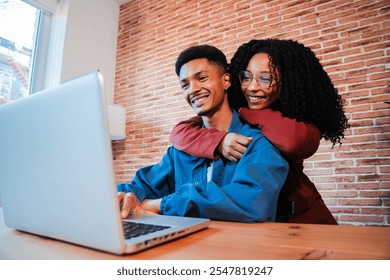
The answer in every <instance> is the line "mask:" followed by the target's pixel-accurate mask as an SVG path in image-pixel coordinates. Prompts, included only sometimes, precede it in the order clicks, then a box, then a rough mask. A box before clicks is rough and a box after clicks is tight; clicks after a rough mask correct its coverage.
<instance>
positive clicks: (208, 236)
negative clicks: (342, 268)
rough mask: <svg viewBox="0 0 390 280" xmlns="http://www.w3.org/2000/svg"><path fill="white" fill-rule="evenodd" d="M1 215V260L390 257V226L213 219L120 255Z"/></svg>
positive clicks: (354, 258) (353, 258)
mask: <svg viewBox="0 0 390 280" xmlns="http://www.w3.org/2000/svg"><path fill="white" fill-rule="evenodd" d="M0 214H1V219H0V259H9V260H12V259H17V260H27V259H59V260H61V259H89V260H94V259H140V260H147V259H156V260H157V259H172V260H173V259H182V260H183V259H188V260H191V259H193V260H207V259H214V260H228V259H237V260H249V259H252V260H256V259H268V260H296V259H352V260H356V259H367V260H369V259H377V260H379V259H387V260H389V259H390V227H360V226H332V225H307V224H283V223H260V224H245V223H232V222H221V221H212V222H211V225H210V227H209V228H208V229H205V230H202V231H200V232H197V233H194V234H191V235H189V236H186V237H183V238H181V239H178V240H175V241H172V242H169V243H166V244H162V245H159V246H157V247H154V248H151V249H149V250H146V251H143V252H139V253H136V254H132V255H125V256H116V255H111V254H108V253H104V252H99V251H95V250H92V249H89V248H83V247H80V246H76V245H72V244H68V243H65V242H61V241H56V240H53V239H48V238H45V237H41V236H36V235H32V234H28V233H23V232H20V231H17V230H14V229H11V228H8V227H6V226H5V224H4V221H3V218H2V212H1V211H0Z"/></svg>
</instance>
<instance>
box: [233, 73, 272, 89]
mask: <svg viewBox="0 0 390 280" xmlns="http://www.w3.org/2000/svg"><path fill="white" fill-rule="evenodd" d="M241 73H249V74H250V77H251V79H250V81H249V82H248V83H247V84H243V82H242V79H241ZM260 75H263V76H262V78H263V77H264V75H269V77H267V78H269V82H268V83H267V86H264V83H263V85H262V82H261V80H260V78H259V76H260ZM253 79H255V80H256V83H257V85H258V86H259V87H260V88H261V89H263V90H269V89H270V87H271V85H272V83H273V81H277V79H275V78H274V77H273V75H272V74H271V73H270V72H266V73H259V74H258V75H257V77H256V78H254V75H253V74H252V72H251V71H249V70H241V71H240V72H239V73H238V80H239V81H240V84H241V86H243V87H247V86H249V85H250V83H251V82H252V81H253Z"/></svg>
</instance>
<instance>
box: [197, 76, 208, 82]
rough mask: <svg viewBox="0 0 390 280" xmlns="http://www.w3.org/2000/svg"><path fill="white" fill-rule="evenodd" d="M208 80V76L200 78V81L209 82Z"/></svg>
mask: <svg viewBox="0 0 390 280" xmlns="http://www.w3.org/2000/svg"><path fill="white" fill-rule="evenodd" d="M207 78H208V77H207V76H200V77H199V81H205V80H207Z"/></svg>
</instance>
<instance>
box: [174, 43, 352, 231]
mask: <svg viewBox="0 0 390 280" xmlns="http://www.w3.org/2000/svg"><path fill="white" fill-rule="evenodd" d="M230 74H231V79H232V86H231V87H230V88H229V89H228V94H229V102H230V105H231V107H232V108H234V109H236V110H238V109H239V112H240V115H241V117H243V118H244V119H246V120H247V121H248V122H249V123H251V124H253V125H257V126H258V127H259V129H260V130H261V132H262V133H263V134H264V136H265V137H267V138H268V140H269V141H270V142H271V143H273V144H274V145H275V146H276V147H277V148H278V149H279V150H280V151H281V152H282V153H283V154H284V155H285V157H286V159H287V160H288V161H289V164H290V170H289V175H288V178H287V180H286V182H285V184H284V186H283V188H282V191H281V193H280V195H279V200H278V214H277V221H281V222H295V223H324V224H337V222H336V220H335V219H334V217H333V216H332V214H331V213H330V211H329V209H328V208H327V207H326V205H325V203H324V202H323V200H322V198H321V195H320V194H319V192H318V191H317V189H316V187H315V186H314V184H313V183H312V182H311V181H310V180H309V178H308V177H307V176H306V175H305V174H304V172H303V160H304V159H306V158H308V157H310V156H312V155H313V154H314V153H315V151H316V150H317V149H318V146H319V143H320V139H321V138H324V139H325V140H330V141H331V142H332V143H333V145H335V144H336V143H339V144H341V139H342V138H344V131H345V129H346V128H348V121H347V118H346V116H345V114H344V111H343V100H342V98H341V96H340V95H339V94H338V91H337V90H336V89H335V88H334V86H333V84H332V82H331V80H330V78H329V76H328V74H327V73H326V72H325V70H324V69H323V67H322V65H321V63H320V62H319V60H318V59H317V58H316V56H315V54H314V53H313V52H312V51H311V50H310V49H309V48H307V47H305V46H304V45H302V44H300V43H298V42H296V41H292V40H279V39H265V40H251V41H250V42H248V43H245V44H243V45H242V46H240V47H239V48H238V50H237V52H236V53H235V54H234V56H233V58H232V61H231V67H230ZM200 127H201V120H200V119H199V118H192V119H190V120H189V121H186V122H182V123H179V124H178V125H177V126H176V127H175V128H174V130H173V132H172V134H171V138H170V139H171V142H172V143H173V144H174V145H175V147H176V148H178V149H182V150H184V151H185V152H187V153H189V154H196V155H200V156H204V157H209V158H213V157H216V156H219V155H222V156H224V157H225V158H227V159H229V160H239V159H240V157H241V155H242V153H244V152H245V148H246V146H247V145H248V143H249V142H250V140H251V139H249V138H246V137H244V136H242V135H237V134H236V135H235V134H226V132H220V131H216V130H207V129H200ZM203 140H204V142H207V143H208V144H207V145H203V143H202V142H203Z"/></svg>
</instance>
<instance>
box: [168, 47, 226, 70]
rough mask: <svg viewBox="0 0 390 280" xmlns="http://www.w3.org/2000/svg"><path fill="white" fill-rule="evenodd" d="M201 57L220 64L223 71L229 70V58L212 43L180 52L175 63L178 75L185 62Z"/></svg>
mask: <svg viewBox="0 0 390 280" xmlns="http://www.w3.org/2000/svg"><path fill="white" fill-rule="evenodd" d="M199 58H206V59H207V60H208V61H209V62H211V63H215V64H216V65H218V66H220V67H221V69H222V71H223V73H226V72H227V68H228V63H227V59H226V56H225V54H224V53H223V52H222V51H221V50H220V49H218V48H216V47H214V46H211V45H198V46H192V47H189V48H187V49H185V50H184V51H182V52H181V53H180V54H179V56H178V58H177V60H176V64H175V71H176V75H177V76H179V74H180V69H181V67H182V66H183V65H184V64H186V63H187V62H189V61H191V60H194V59H199Z"/></svg>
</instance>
